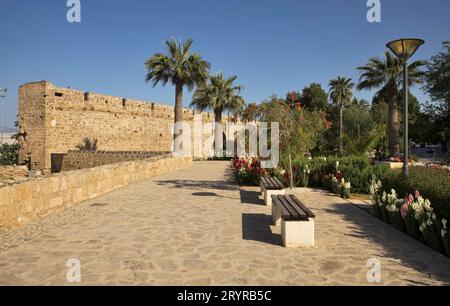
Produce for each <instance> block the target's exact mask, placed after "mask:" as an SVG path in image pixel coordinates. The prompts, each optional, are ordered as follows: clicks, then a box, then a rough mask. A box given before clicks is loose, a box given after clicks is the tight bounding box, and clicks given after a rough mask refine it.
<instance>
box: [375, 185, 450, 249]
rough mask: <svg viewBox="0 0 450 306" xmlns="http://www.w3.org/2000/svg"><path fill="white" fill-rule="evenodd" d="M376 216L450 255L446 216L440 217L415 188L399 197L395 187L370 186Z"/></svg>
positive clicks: (449, 238)
mask: <svg viewBox="0 0 450 306" xmlns="http://www.w3.org/2000/svg"><path fill="white" fill-rule="evenodd" d="M370 191H371V194H372V204H373V208H374V212H375V215H376V217H377V218H379V219H381V220H383V221H384V222H386V223H389V224H391V225H392V226H394V227H396V228H397V229H398V230H400V231H402V232H404V233H406V234H408V235H409V236H411V237H412V238H414V239H417V240H420V241H422V242H423V243H425V244H426V245H428V246H429V247H431V248H433V249H435V250H436V251H438V252H441V253H444V254H445V255H447V256H448V257H450V249H449V245H450V237H449V233H448V228H447V218H445V217H444V218H439V217H438V215H437V213H436V211H435V209H434V208H433V206H432V205H431V202H430V201H429V200H428V199H426V198H424V197H422V195H421V194H420V193H419V192H418V191H416V192H415V193H414V195H412V194H407V195H406V196H405V198H404V199H402V198H401V197H400V196H399V194H398V193H397V191H396V190H395V189H391V190H390V191H389V192H387V191H386V190H385V189H384V188H383V184H382V182H381V181H377V182H375V180H373V181H372V184H371V186H370Z"/></svg>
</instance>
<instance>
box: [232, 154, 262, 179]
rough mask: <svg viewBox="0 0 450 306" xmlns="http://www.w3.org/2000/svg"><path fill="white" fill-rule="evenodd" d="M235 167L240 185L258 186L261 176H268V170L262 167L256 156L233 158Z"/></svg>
mask: <svg viewBox="0 0 450 306" xmlns="http://www.w3.org/2000/svg"><path fill="white" fill-rule="evenodd" d="M233 168H234V174H235V176H236V180H237V182H238V184H239V185H241V186H242V185H251V186H258V185H259V178H260V177H261V176H266V175H267V172H266V170H265V169H263V168H262V167H261V162H260V161H258V159H257V158H256V157H246V158H236V159H233Z"/></svg>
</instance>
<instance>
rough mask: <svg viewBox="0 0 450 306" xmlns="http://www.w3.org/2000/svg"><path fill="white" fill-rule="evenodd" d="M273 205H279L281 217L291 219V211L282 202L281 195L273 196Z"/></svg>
mask: <svg viewBox="0 0 450 306" xmlns="http://www.w3.org/2000/svg"><path fill="white" fill-rule="evenodd" d="M272 205H277V206H278V208H280V210H281V217H282V218H283V219H285V220H290V218H291V213H290V212H289V211H288V210H287V209H286V207H284V205H283V203H282V202H281V196H280V197H279V196H276V195H273V196H272Z"/></svg>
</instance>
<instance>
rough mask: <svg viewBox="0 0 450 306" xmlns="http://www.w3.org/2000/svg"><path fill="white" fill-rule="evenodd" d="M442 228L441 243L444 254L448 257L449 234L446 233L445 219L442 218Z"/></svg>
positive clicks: (449, 253) (449, 250) (449, 252)
mask: <svg viewBox="0 0 450 306" xmlns="http://www.w3.org/2000/svg"><path fill="white" fill-rule="evenodd" d="M441 224H442V229H441V238H442V245H443V246H444V252H445V254H446V255H447V256H448V257H450V235H449V233H448V228H447V224H448V223H447V219H442V221H441Z"/></svg>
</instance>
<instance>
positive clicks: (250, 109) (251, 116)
mask: <svg viewBox="0 0 450 306" xmlns="http://www.w3.org/2000/svg"><path fill="white" fill-rule="evenodd" d="M259 117H260V108H259V106H258V105H257V104H256V103H249V104H248V105H246V106H245V107H244V109H243V110H242V112H241V119H242V121H243V122H244V123H248V122H252V121H257V120H258V118H259Z"/></svg>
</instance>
